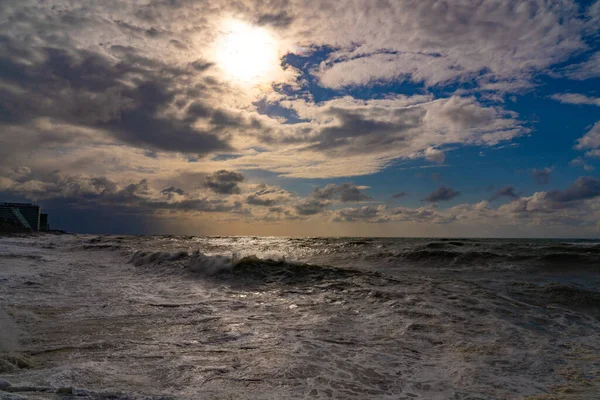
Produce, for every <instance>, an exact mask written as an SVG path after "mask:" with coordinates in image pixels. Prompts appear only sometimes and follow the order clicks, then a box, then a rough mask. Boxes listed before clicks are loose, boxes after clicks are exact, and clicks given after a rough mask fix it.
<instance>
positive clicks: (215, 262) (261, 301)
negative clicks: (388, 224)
mask: <svg viewBox="0 0 600 400" xmlns="http://www.w3.org/2000/svg"><path fill="white" fill-rule="evenodd" d="M599 332H600V241H593V240H522V239H502V240H493V239H484V240H483V239H482V240H480V239H389V238H285V237H272V238H265V237H181V236H154V237H145V236H91V235H65V236H50V235H49V236H40V237H23V238H15V237H13V238H1V239H0V378H1V379H0V399H18V398H35V399H38V398H40V399H41V398H44V399H45V398H48V399H54V398H73V399H80V398H89V399H109V398H110V399H138V398H139V399H142V398H144V399H146V398H148V399H150V398H152V399H157V398H174V399H204V398H207V399H211V398H215V399H231V398H235V399H280V398H281V399H285V398H337V399H350V398H354V399H365V398H377V399H419V398H420V399H521V398H530V399H555V398H565V399H599V398H600V396H599V395H598V393H600V381H599V378H600V350H599V349H600V334H599ZM2 379H4V381H3V380H2ZM19 396H20V397H19Z"/></svg>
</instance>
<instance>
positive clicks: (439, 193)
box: [423, 185, 460, 203]
mask: <svg viewBox="0 0 600 400" xmlns="http://www.w3.org/2000/svg"><path fill="white" fill-rule="evenodd" d="M459 195H460V192H457V191H456V190H454V189H452V188H448V187H446V186H444V185H442V186H440V187H439V188H437V189H436V190H434V191H433V192H431V193H429V195H428V196H427V197H425V198H424V199H423V200H424V201H429V202H432V203H435V202H438V201H448V200H452V199H453V198H455V197H457V196H459Z"/></svg>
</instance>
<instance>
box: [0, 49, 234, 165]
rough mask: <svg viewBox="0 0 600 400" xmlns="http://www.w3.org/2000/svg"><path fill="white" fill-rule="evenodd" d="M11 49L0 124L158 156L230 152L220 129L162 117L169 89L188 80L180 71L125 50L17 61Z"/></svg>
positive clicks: (4, 59)
mask: <svg viewBox="0 0 600 400" xmlns="http://www.w3.org/2000/svg"><path fill="white" fill-rule="evenodd" d="M7 41H8V42H7ZM14 46H17V43H13V42H12V41H10V40H9V39H5V40H4V42H2V41H0V63H2V65H3V68H2V72H0V75H1V77H2V80H3V81H4V82H5V83H6V84H7V85H4V86H2V87H0V98H1V99H4V100H3V101H2V100H0V103H1V104H0V105H1V107H0V108H1V109H2V110H3V112H0V123H3V124H8V125H14V124H21V123H25V122H27V121H30V120H33V119H36V118H41V117H46V118H50V119H52V120H54V121H62V122H64V123H69V124H73V125H79V126H87V127H89V128H94V129H96V130H97V131H98V133H99V134H102V135H109V136H112V137H114V138H115V139H118V140H120V141H122V142H125V143H128V144H130V145H134V146H146V147H149V148H153V149H157V150H165V151H179V152H188V153H196V154H202V155H203V154H207V153H210V152H214V151H218V150H227V149H229V148H230V146H229V145H228V144H227V143H226V140H225V139H224V138H221V137H219V136H220V131H221V129H222V123H219V122H214V123H213V124H212V126H210V128H209V129H208V130H198V129H196V128H195V127H194V126H193V121H186V120H182V119H179V118H177V117H176V116H175V115H168V116H167V115H166V114H168V113H169V110H170V109H171V107H172V106H173V103H174V102H175V100H176V97H177V92H176V91H175V90H174V88H176V87H177V85H178V83H179V82H180V81H181V80H183V79H186V78H187V77H189V76H190V75H191V73H190V71H189V70H186V69H185V68H177V67H171V66H168V65H165V64H163V63H162V62H161V61H158V60H157V59H150V58H146V57H144V56H141V55H139V54H138V53H137V52H136V51H135V50H134V49H130V48H117V50H115V51H113V52H112V53H111V56H112V57H108V56H106V55H102V54H99V53H93V52H90V51H87V50H78V49H77V50H76V49H70V50H65V49H60V50H59V49H56V48H47V47H46V48H44V47H41V48H34V49H35V52H32V54H29V55H28V56H29V57H28V58H27V59H23V56H22V55H19V56H17V55H15V54H14V53H13V52H11V48H12V47H14ZM114 58H118V59H120V60H119V62H115V61H114ZM9 99H10V100H9ZM215 112H216V111H215Z"/></svg>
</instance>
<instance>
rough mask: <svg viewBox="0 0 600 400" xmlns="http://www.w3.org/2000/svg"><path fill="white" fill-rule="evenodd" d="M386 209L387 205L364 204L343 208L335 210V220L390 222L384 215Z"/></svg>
mask: <svg viewBox="0 0 600 400" xmlns="http://www.w3.org/2000/svg"><path fill="white" fill-rule="evenodd" d="M385 210H386V207H385V206H364V207H359V208H343V209H341V210H337V211H335V213H334V215H333V217H332V221H333V222H356V221H363V222H371V223H374V222H377V223H379V222H388V221H389V219H388V218H387V217H385V216H383V215H382V214H383V212H384V211H385Z"/></svg>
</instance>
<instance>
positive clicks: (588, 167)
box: [569, 157, 594, 172]
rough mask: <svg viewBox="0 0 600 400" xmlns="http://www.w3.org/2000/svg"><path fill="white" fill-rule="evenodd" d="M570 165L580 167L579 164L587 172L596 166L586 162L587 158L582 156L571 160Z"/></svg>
mask: <svg viewBox="0 0 600 400" xmlns="http://www.w3.org/2000/svg"><path fill="white" fill-rule="evenodd" d="M569 165H570V166H571V167H579V166H581V167H583V169H584V170H585V171H586V172H590V171H593V170H594V166H592V165H589V164H588V163H586V162H585V160H584V159H583V158H581V157H577V158H575V159H573V160H571V162H570V163H569Z"/></svg>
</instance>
